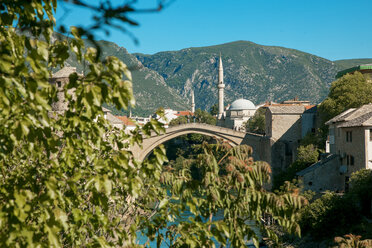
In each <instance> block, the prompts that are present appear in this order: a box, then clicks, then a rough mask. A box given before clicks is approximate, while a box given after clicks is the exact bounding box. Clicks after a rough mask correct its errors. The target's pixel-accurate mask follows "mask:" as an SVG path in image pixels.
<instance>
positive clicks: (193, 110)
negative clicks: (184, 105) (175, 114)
mask: <svg viewBox="0 0 372 248" xmlns="http://www.w3.org/2000/svg"><path fill="white" fill-rule="evenodd" d="M191 112H192V113H195V98H194V90H191Z"/></svg>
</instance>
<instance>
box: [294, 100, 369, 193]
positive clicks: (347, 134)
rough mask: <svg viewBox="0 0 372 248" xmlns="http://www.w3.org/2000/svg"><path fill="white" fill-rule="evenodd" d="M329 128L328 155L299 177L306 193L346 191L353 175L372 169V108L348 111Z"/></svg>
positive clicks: (332, 122) (330, 122)
mask: <svg viewBox="0 0 372 248" xmlns="http://www.w3.org/2000/svg"><path fill="white" fill-rule="evenodd" d="M326 124H327V125H328V126H329V150H328V154H326V155H325V156H324V158H323V159H322V160H321V161H319V162H317V163H315V164H314V165H312V166H310V167H308V168H307V169H305V170H303V171H301V172H299V173H298V174H297V175H298V176H299V177H300V178H302V180H303V182H304V188H305V190H306V189H311V190H314V191H324V190H334V191H345V190H347V189H348V182H349V179H350V176H351V174H352V173H353V172H356V171H358V170H360V169H372V104H367V105H363V106H362V107H359V108H352V109H349V110H347V111H345V112H343V113H341V114H339V115H337V116H336V117H334V118H332V119H331V120H329V121H328V122H326Z"/></svg>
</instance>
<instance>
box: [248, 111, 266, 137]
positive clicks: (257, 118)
mask: <svg viewBox="0 0 372 248" xmlns="http://www.w3.org/2000/svg"><path fill="white" fill-rule="evenodd" d="M265 113H266V109H265V108H259V109H258V110H257V111H256V112H255V113H254V116H253V117H252V118H251V119H249V120H248V121H247V123H246V125H245V128H246V130H247V131H248V132H252V133H258V134H265V125H266V121H265Z"/></svg>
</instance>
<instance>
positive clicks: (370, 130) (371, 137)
mask: <svg viewBox="0 0 372 248" xmlns="http://www.w3.org/2000/svg"><path fill="white" fill-rule="evenodd" d="M369 141H372V129H369Z"/></svg>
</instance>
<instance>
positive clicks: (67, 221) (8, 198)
mask: <svg viewBox="0 0 372 248" xmlns="http://www.w3.org/2000/svg"><path fill="white" fill-rule="evenodd" d="M72 2H73V3H75V4H78V5H80V6H82V7H85V8H89V9H92V10H94V11H96V12H98V13H99V14H100V15H98V16H96V17H95V19H94V20H95V21H97V23H96V24H97V26H93V27H91V29H90V30H87V29H84V28H76V27H71V29H70V32H71V39H63V40H60V39H54V37H53V36H52V35H53V33H54V28H55V18H54V14H55V12H56V10H57V1H56V0H45V1H40V0H12V1H2V2H1V3H0V109H1V111H0V171H1V173H0V247H136V246H138V245H137V240H136V235H137V232H138V231H142V232H146V234H147V237H148V239H149V240H153V239H155V238H156V239H157V242H158V244H159V245H160V244H161V243H162V242H164V234H163V233H162V232H161V230H162V228H166V227H167V225H168V223H169V222H171V221H172V220H173V219H174V218H179V217H180V214H181V212H184V211H185V210H186V207H188V208H189V209H190V210H191V211H192V213H193V214H194V215H195V218H194V219H193V220H192V221H184V222H183V223H182V224H181V225H179V226H178V227H177V228H174V229H173V230H170V231H168V232H167V235H168V237H169V239H170V240H172V241H174V243H175V244H176V245H177V246H178V247H185V246H188V247H202V246H209V245H212V243H213V239H215V240H218V241H220V242H221V244H222V245H225V243H226V242H227V239H229V240H230V242H234V243H233V245H232V246H235V247H236V246H242V245H243V244H245V243H246V238H250V237H255V236H254V234H253V233H252V231H251V229H250V228H248V227H247V226H246V225H245V223H244V221H242V220H244V219H243V218H251V219H253V220H256V221H259V219H260V217H261V216H260V214H261V213H262V211H267V212H269V213H271V214H272V215H273V216H275V217H276V219H277V220H278V223H280V224H281V225H282V226H284V227H285V228H286V229H287V230H289V231H292V232H296V233H299V229H298V225H297V224H296V222H295V221H294V215H295V213H296V212H295V211H296V210H297V209H298V208H299V206H301V203H302V202H301V198H299V197H296V196H292V195H290V194H288V195H287V196H286V197H284V198H281V197H276V196H275V195H273V194H270V193H268V192H265V191H264V189H263V187H262V184H263V182H265V181H267V180H268V176H269V173H268V172H269V166H268V165H259V164H257V166H256V165H252V166H251V167H244V168H243V167H242V166H244V165H243V162H244V163H245V162H249V161H248V160H247V156H246V154H247V152H245V153H244V154H242V152H243V151H242V152H240V151H239V150H237V149H236V150H233V151H231V152H230V153H229V154H230V155H231V157H235V158H237V159H238V160H237V159H232V162H231V163H236V165H235V164H233V165H234V166H235V168H237V166H240V167H239V168H237V169H233V170H231V174H230V177H229V178H226V179H224V180H222V179H220V178H219V173H218V171H219V167H218V166H219V164H220V163H219V162H220V161H217V160H216V159H215V157H214V156H212V154H210V153H209V150H208V149H207V148H206V150H205V156H203V158H202V159H201V160H200V161H201V163H202V162H203V164H204V165H205V174H203V184H200V185H195V184H193V183H192V182H191V181H190V177H189V174H188V171H187V168H185V171H182V172H181V173H178V172H179V171H177V173H176V172H173V171H172V170H168V169H169V168H163V167H162V165H163V163H164V161H166V160H167V158H166V156H165V151H164V149H162V148H158V149H155V150H154V152H153V156H152V157H150V158H149V159H147V160H145V161H143V162H140V161H137V160H135V159H134V157H133V154H132V153H131V151H130V148H131V147H132V146H133V145H135V144H138V145H140V143H141V141H142V139H143V136H146V135H151V133H152V132H155V133H161V132H163V131H164V129H163V127H162V125H161V124H160V123H159V122H157V121H155V120H151V121H150V122H149V123H148V124H146V125H145V126H143V127H142V128H141V127H138V128H137V129H136V130H134V131H132V132H130V133H129V134H127V133H125V132H124V131H120V130H117V129H115V128H113V127H112V126H110V124H109V123H108V122H107V121H106V120H105V119H104V118H103V116H104V115H103V112H102V105H103V104H108V105H110V106H115V107H116V108H117V109H122V108H124V109H126V108H127V107H128V105H134V103H135V102H134V97H133V93H132V77H131V73H130V71H129V69H128V68H127V66H126V65H125V64H124V63H123V62H122V61H120V60H119V59H118V58H116V57H114V56H109V57H102V56H101V54H100V52H99V47H96V48H93V47H85V44H84V41H83V40H82V36H83V35H85V36H86V37H88V38H91V39H92V41H93V43H94V39H93V37H92V36H91V33H90V32H92V30H94V29H98V28H99V27H100V23H104V24H105V25H106V24H110V23H111V24H112V18H114V23H113V24H114V25H115V23H117V21H123V22H124V24H128V23H129V24H136V23H135V22H133V21H132V20H130V18H129V17H128V16H127V14H128V13H133V12H134V11H135V9H134V8H133V7H132V5H131V4H132V3H133V1H129V2H127V1H125V2H124V4H123V5H119V6H117V7H112V4H110V1H101V3H102V4H98V5H97V6H92V5H90V3H89V4H87V2H88V1H84V2H83V1H78V0H77V1H72ZM163 2H164V1H159V3H160V7H162V5H161V3H163ZM70 56H74V57H76V58H77V60H78V61H79V63H83V61H84V63H86V64H87V65H88V67H89V70H87V71H88V72H87V73H86V74H85V75H84V76H79V75H78V74H77V73H72V74H71V75H70V76H69V82H68V83H67V84H66V86H65V87H64V88H63V93H64V95H65V97H66V99H68V100H69V103H68V105H67V109H66V111H65V112H64V113H63V114H62V115H58V114H56V113H53V112H52V111H51V110H52V108H51V105H52V103H53V102H54V101H55V100H56V99H57V90H56V88H55V87H54V86H53V85H51V84H49V79H50V76H51V71H52V70H56V69H59V68H61V67H63V66H64V65H65V63H66V60H67V59H68V58H69V57H70ZM71 89H74V94H73V96H72V95H71V94H70V93H69V90H71ZM200 119H202V120H203V121H205V122H207V121H209V120H210V118H209V117H208V116H206V115H204V114H203V113H200ZM228 158H230V156H229V157H225V159H228ZM246 160H247V161H246ZM239 161H240V162H239ZM164 184H168V185H172V186H173V187H172V193H174V194H173V196H172V198H170V197H169V196H168V194H167V190H166V188H164V187H162V186H163V185H164ZM195 190H197V191H195ZM195 192H197V194H195ZM235 192H237V195H238V196H241V197H238V198H237V197H236V194H234V193H235ZM198 193H203V194H204V195H202V194H198ZM154 203H156V204H154ZM235 203H237V204H235ZM218 208H223V209H224V211H225V213H226V216H227V217H226V219H225V220H222V221H219V220H212V221H213V222H211V223H206V222H205V221H203V220H205V216H206V215H208V216H209V214H210V213H211V212H212V211H216V210H217V209H218ZM154 211H156V212H157V215H155V216H154V217H153V218H151V219H150V218H149V216H150V213H152V212H154ZM231 224H233V225H231ZM269 234H271V233H270V232H269ZM270 237H272V238H275V235H270ZM235 244H236V245H235Z"/></svg>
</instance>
